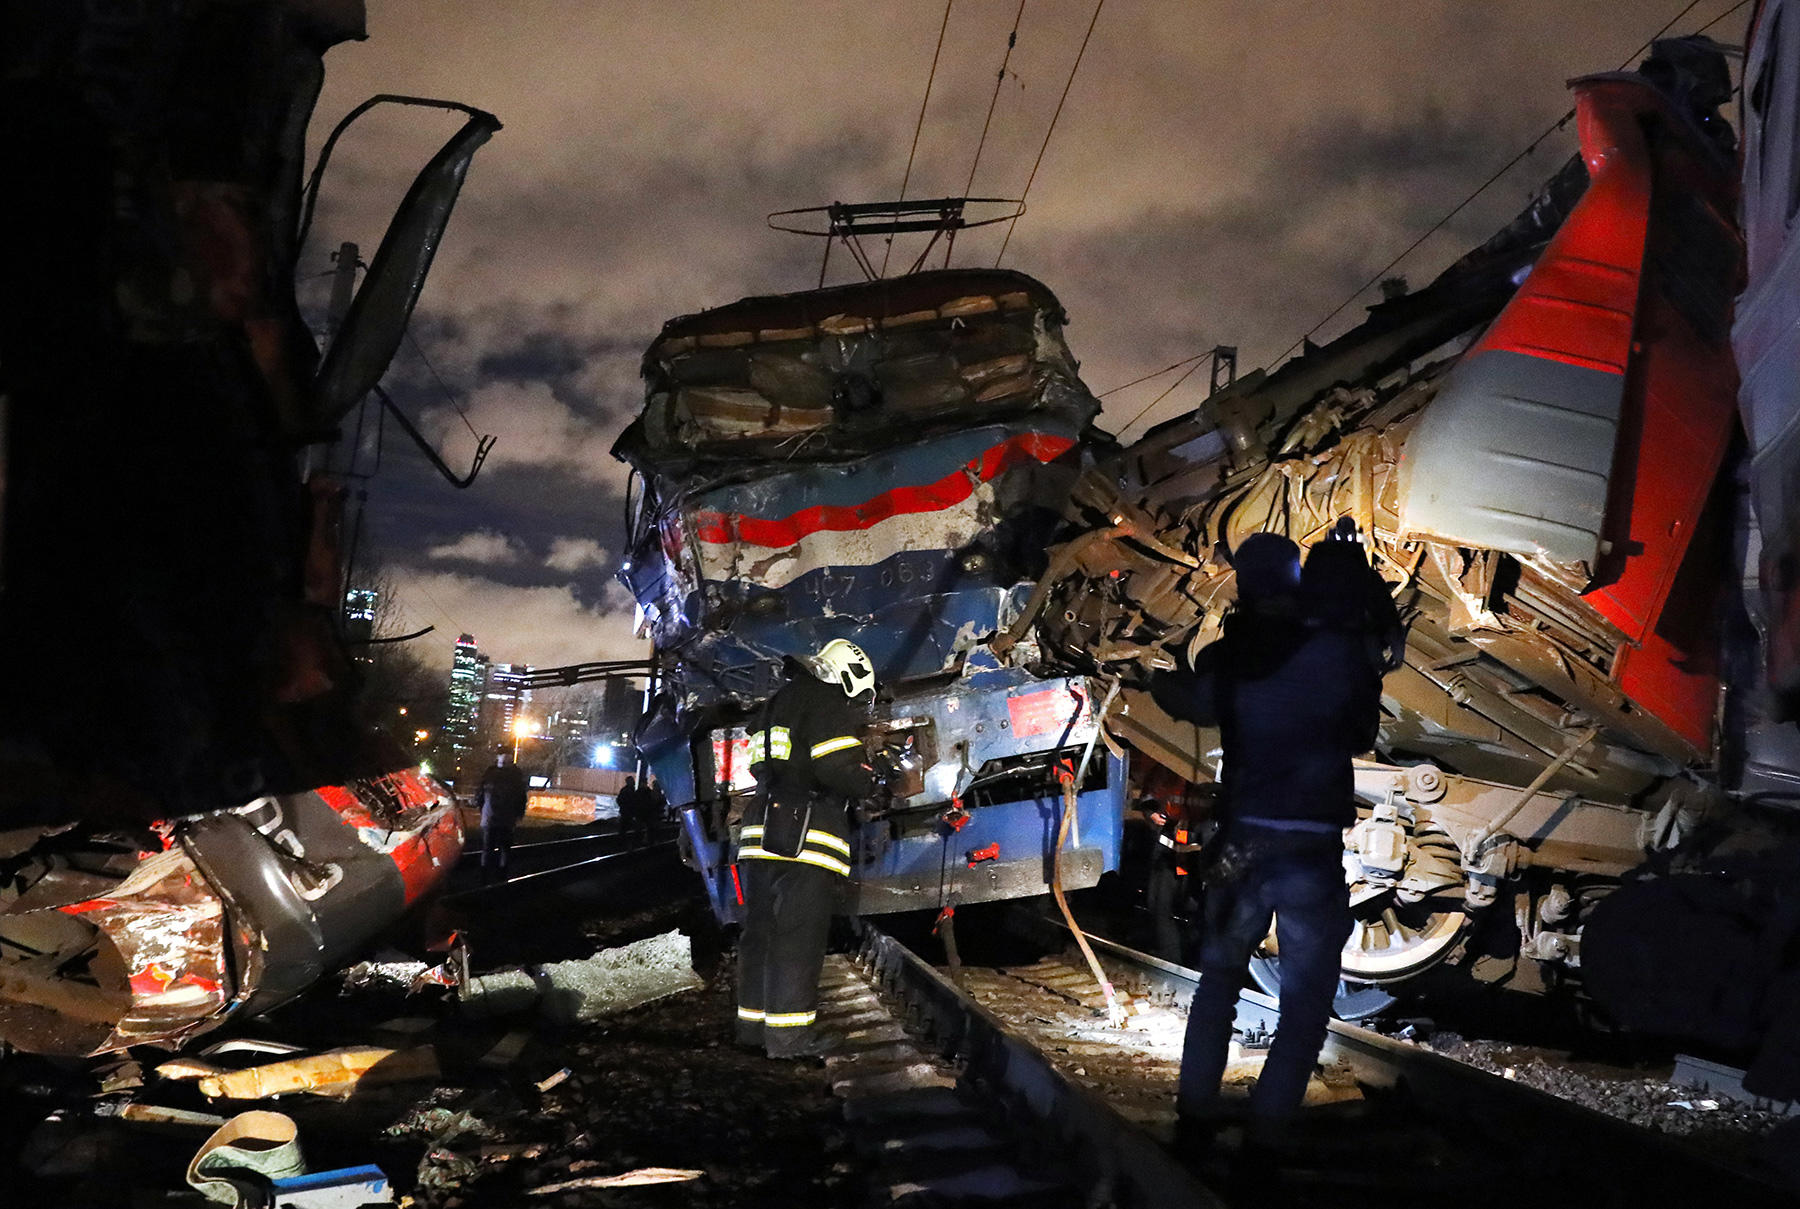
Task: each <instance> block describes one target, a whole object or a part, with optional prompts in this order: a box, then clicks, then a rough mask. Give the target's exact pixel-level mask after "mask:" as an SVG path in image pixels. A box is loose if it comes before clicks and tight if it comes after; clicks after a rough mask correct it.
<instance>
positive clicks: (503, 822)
mask: <svg viewBox="0 0 1800 1209" xmlns="http://www.w3.org/2000/svg"><path fill="white" fill-rule="evenodd" d="M529 796H530V789H529V786H528V784H527V782H526V780H525V773H524V771H523V770H522V769H520V768H519V766H518V765H517V764H514V763H513V762H512V752H511V751H509V750H508V749H507V748H505V747H498V748H495V749H494V765H493V767H492V768H489V769H488V770H487V771H486V772H485V773H483V774H482V776H481V787H480V788H479V789H477V790H476V791H475V804H476V805H477V806H478V807H480V809H481V876H482V878H483V879H484V880H488V881H493V880H500V881H505V880H506V854H507V852H508V850H510V849H511V848H512V843H513V828H515V827H517V826H518V825H519V820H520V819H522V818H524V817H525V805H526V801H527V799H528V798H529Z"/></svg>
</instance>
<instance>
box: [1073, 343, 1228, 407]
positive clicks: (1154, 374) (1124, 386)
mask: <svg viewBox="0 0 1800 1209" xmlns="http://www.w3.org/2000/svg"><path fill="white" fill-rule="evenodd" d="M1211 351H1212V350H1211V349H1208V350H1207V352H1211ZM1205 356H1206V353H1195V354H1194V355H1193V356H1191V357H1183V358H1182V359H1181V360H1179V361H1176V362H1173V363H1171V364H1169V365H1165V366H1163V367H1162V368H1161V369H1158V370H1152V371H1151V372H1150V373H1147V374H1142V375H1140V376H1138V377H1136V378H1133V379H1132V380H1131V381H1129V382H1121V383H1119V384H1118V385H1117V386H1113V387H1109V388H1107V389H1106V390H1103V391H1101V392H1100V393H1099V394H1097V395H1095V396H1094V398H1096V399H1104V398H1106V397H1107V396H1108V395H1116V394H1118V393H1119V392H1120V391H1122V390H1130V389H1131V388H1132V387H1134V386H1137V385H1139V384H1140V383H1144V382H1148V381H1149V380H1150V379H1152V378H1160V377H1162V376H1163V375H1164V374H1166V373H1169V372H1170V371H1171V370H1177V369H1180V368H1181V367H1182V366H1184V365H1187V364H1189V363H1190V362H1194V361H1198V360H1200V359H1201V358H1203V357H1205Z"/></svg>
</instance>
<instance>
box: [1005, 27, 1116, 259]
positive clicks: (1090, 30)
mask: <svg viewBox="0 0 1800 1209" xmlns="http://www.w3.org/2000/svg"><path fill="white" fill-rule="evenodd" d="M1105 7H1106V0H1098V2H1097V3H1096V4H1095V5H1094V15H1093V16H1092V17H1091V18H1089V20H1088V27H1087V33H1085V34H1083V35H1082V36H1081V49H1080V50H1078V51H1076V52H1075V62H1074V64H1073V65H1072V66H1071V67H1070V68H1069V78H1068V79H1067V80H1065V81H1063V90H1062V96H1060V97H1058V98H1057V99H1056V112H1055V113H1053V114H1051V115H1050V129H1048V130H1046V131H1044V144H1043V146H1041V147H1039V148H1038V153H1037V159H1035V160H1033V161H1032V163H1031V174H1030V175H1029V176H1027V177H1026V178H1025V189H1024V191H1023V192H1021V193H1020V194H1019V213H1018V214H1015V215H1013V216H1012V221H1011V222H1009V223H1007V224H1006V238H1005V239H1003V240H1001V241H1000V254H999V255H998V256H996V257H994V267H995V268H996V269H997V268H999V267H1000V262H1001V261H1002V260H1005V259H1006V249H1007V245H1009V244H1011V243H1012V237H1013V231H1014V230H1016V229H1017V228H1018V225H1019V218H1020V216H1021V215H1023V214H1024V212H1025V199H1026V198H1027V197H1029V196H1031V184H1032V182H1033V181H1035V180H1037V174H1038V168H1039V167H1040V166H1041V165H1042V164H1043V162H1044V152H1046V151H1048V150H1050V136H1051V135H1053V134H1055V133H1056V123H1057V120H1058V119H1059V118H1061V117H1062V111H1063V103H1064V102H1065V101H1067V100H1068V99H1069V89H1070V88H1072V87H1074V85H1075V73H1076V72H1077V71H1080V70H1081V60H1082V57H1083V56H1084V55H1086V54H1087V48H1088V41H1089V40H1090V39H1091V38H1092V37H1093V36H1094V26H1095V25H1097V24H1099V22H1100V10H1101V9H1103V8H1105Z"/></svg>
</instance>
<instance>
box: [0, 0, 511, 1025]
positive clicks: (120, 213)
mask: <svg viewBox="0 0 1800 1209" xmlns="http://www.w3.org/2000/svg"><path fill="white" fill-rule="evenodd" d="M364 36H365V33H364V13H363V5H362V3H361V2H360V0H250V2H247V3H245V2H239V0H197V2H196V3H191V4H181V5H148V6H131V5H127V6H106V5H69V4H61V3H24V4H17V5H10V6H8V8H7V11H6V17H5V37H4V38H0V64H3V65H4V71H0V136H3V137H4V140H5V142H6V144H7V146H8V147H9V148H10V149H11V152H12V154H13V156H14V158H15V159H16V160H17V161H18V162H20V163H27V164H30V165H31V171H30V172H28V173H26V174H24V175H22V176H21V177H20V178H19V180H18V181H16V182H13V184H12V187H9V188H7V189H5V190H3V191H0V221H3V222H4V225H5V227H6V229H7V230H9V231H12V232H14V233H15V234H16V235H17V236H18V238H17V239H15V241H14V248H13V254H12V255H10V256H9V257H8V258H7V260H6V263H5V266H4V268H3V269H0V273H3V274H4V278H5V283H6V287H7V292H8V295H9V296H10V297H13V298H16V299H29V300H30V304H29V305H21V306H14V307H10V308H8V309H7V310H6V311H5V312H4V314H3V315H0V638H3V639H4V641H5V643H6V645H7V647H8V649H11V650H15V651H39V652H42V651H53V652H55V655H54V660H53V662H54V667H53V669H51V670H46V671H44V672H43V673H42V674H34V675H33V676H32V677H31V684H30V691H24V690H23V686H22V685H19V686H15V687H16V688H17V689H18V690H19V691H14V692H10V693H7V694H5V695H4V696H0V852H3V853H4V854H5V857H4V860H3V861H0V895H3V898H4V904H5V906H4V914H0V1022H4V1023H3V1025H0V1035H3V1036H4V1037H5V1039H6V1040H8V1041H10V1042H12V1043H14V1044H17V1045H19V1046H20V1047H21V1048H47V1049H54V1050H59V1051H64V1052H67V1051H70V1050H73V1051H76V1052H88V1051H90V1050H92V1049H95V1048H107V1047H110V1046H115V1045H124V1044H132V1043H135V1042H137V1041H150V1040H162V1041H170V1040H176V1039H179V1038H180V1037H182V1036H185V1035H188V1034H190V1033H192V1032H194V1031H197V1030H198V1029H201V1028H206V1027H211V1026H212V1025H213V1024H215V1023H217V1022H218V1021H219V1020H220V1019H222V1018H223V1017H224V1016H225V1015H228V1014H236V1013H241V1012H244V1011H255V1010H259V1009H260V1008H261V1007H264V1006H267V1005H269V1004H271V1003H273V1002H276V1001H278V1000H279V999H281V998H285V997H288V996H290V995H292V994H293V993H296V992H297V990H298V989H300V987H302V986H303V985H304V984H305V983H306V982H309V981H311V979H312V978H314V977H316V976H317V975H318V974H319V973H320V972H322V971H323V970H324V969H325V968H328V967H329V965H330V964H331V963H332V962H334V961H336V960H337V959H338V958H339V957H341V956H343V955H344V954H345V953H347V952H348V950H349V948H350V947H352V946H353V945H354V944H355V943H357V942H358V941H359V940H360V939H363V938H366V937H368V936H369V935H371V934H372V933H373V931H374V930H376V929H377V928H379V927H380V926H382V925H383V924H385V923H387V922H389V921H390V920H391V919H392V918H393V917H394V915H395V914H396V913H398V911H399V910H401V909H402V907H403V906H404V904H405V903H407V902H409V901H411V900H413V899H414V898H416V897H417V896H418V894H419V893H420V892H421V891H422V890H423V889H424V887H425V885H426V884H428V883H429V882H431V881H433V880H435V878H436V877H438V876H439V875H440V874H441V873H442V872H443V871H445V870H447V868H448V866H449V864H450V863H452V862H453V857H454V851H455V848H456V846H457V845H458V844H459V843H460V837H459V836H458V835H457V834H456V833H455V825H454V819H453V818H452V816H451V815H450V814H449V813H448V812H447V811H446V810H444V808H443V805H442V797H441V792H440V791H439V790H438V789H437V788H435V787H434V786H432V785H431V784H430V783H429V782H427V781H426V780H424V779H422V778H421V777H420V776H419V775H418V774H417V773H415V772H410V771H407V767H406V766H407V764H408V763H409V760H410V757H407V756H405V755H404V754H402V753H401V752H400V751H399V750H398V749H395V748H393V747H391V746H384V745H382V744H381V743H379V742H372V741H371V739H370V736H369V735H368V734H367V733H365V731H364V729H363V727H362V726H361V724H360V723H359V722H358V720H357V717H356V693H357V687H358V673H357V670H356V664H355V661H354V660H353V659H352V657H351V654H350V651H349V649H348V648H347V646H346V644H345V642H344V640H343V636H342V633H341V610H342V606H343V595H344V590H345V579H346V574H347V572H346V569H345V567H346V560H345V557H344V554H343V551H342V549H341V544H342V543H341V540H340V539H341V531H342V529H343V528H344V512H345V501H346V497H347V495H348V484H347V481H346V479H345V478H344V477H343V475H341V474H339V473H335V472H334V471H335V470H336V469H339V468H341V467H342V465H343V463H344V460H345V459H344V457H343V456H342V453H341V449H340V450H338V451H337V452H335V453H334V446H335V445H336V444H337V442H338V441H339V437H340V432H339V426H340V422H341V421H342V420H343V419H344V417H345V416H346V415H347V414H349V413H350V412H351V411H352V410H353V409H355V408H356V407H357V406H359V405H360V404H361V403H362V401H363V399H364V398H365V396H366V395H367V394H368V393H369V392H370V390H371V389H373V388H374V387H375V385H376V382H377V380H378V379H379V377H380V375H381V373H382V371H383V370H384V369H385V367H386V366H387V364H388V361H389V360H390V358H391V357H392V354H393V351H394V349H395V347H396V346H397V343H398V341H399V339H400V337H401V333H402V331H403V329H404V326H405V324H406V321H407V319H408V317H409V316H410V314H411V312H412V308H413V305H414V303H415V302H416V300H417V298H418V295H419V290H420V288H421V287H422V284H423V281H424V278H425V275H426V272H427V270H428V268H429V266H430V263H431V259H432V254H433V252H434V251H435V249H436V247H437V245H438V243H439V241H440V240H441V238H442V235H443V232H444V229H445V225H446V223H447V221H448V219H449V215H450V212H451V208H452V205H453V203H454V201H455V198H456V196H457V193H458V191H459V189H460V186H461V184H462V180H463V176H464V174H465V172H466V171H467V169H468V166H469V163H470V161H471V158H472V156H473V155H474V153H475V151H476V149H477V148H479V147H480V146H481V145H482V144H483V143H484V142H485V141H486V140H487V139H488V138H489V137H490V136H491V134H492V133H493V132H494V131H495V130H496V129H498V127H499V123H498V122H497V121H496V120H495V119H494V118H493V117H492V115H489V114H485V113H482V112H480V111H478V110H472V109H469V108H468V107H466V106H458V105H454V104H449V103H443V102H423V101H421V99H419V98H397V97H384V98H377V99H376V101H371V102H370V103H369V105H373V104H375V103H377V101H379V102H383V103H385V102H400V103H407V104H419V103H425V104H431V105H433V106H435V107H437V108H441V109H452V110H457V111H460V112H461V113H462V114H463V115H464V116H465V118H466V120H465V122H464V123H463V126H462V128H461V129H460V130H459V131H457V133H456V134H454V135H453V136H451V138H450V139H449V140H447V141H446V142H445V144H444V145H443V147H442V149H441V150H440V151H439V152H438V153H437V155H436V156H435V157H434V158H433V159H432V160H431V161H430V162H429V163H428V164H427V165H426V166H425V168H424V169H423V170H422V171H421V172H420V173H419V175H418V177H417V179H416V180H415V182H414V184H413V186H412V188H411V190H410V191H409V192H408V194H407V195H406V197H405V199H404V200H403V202H402V203H401V206H400V209H399V211H398V212H397V213H396V216H395V218H394V220H393V222H392V223H391V225H390V228H389V230H388V232H387V235H386V237H385V238H384V239H383V241H382V245H381V247H380V249H379V251H377V253H376V254H375V256H374V258H373V260H372V262H371V263H370V265H369V266H368V273H367V275H366V277H365V278H364V281H363V284H362V287H361V289H360V290H358V291H356V293H355V295H354V298H353V299H352V300H351V301H350V304H349V309H348V314H347V315H346V316H345V317H344V318H343V321H342V322H341V323H340V324H339V325H338V327H337V330H336V332H335V334H334V336H333V339H332V341H331V343H330V347H329V348H328V350H326V351H325V353H324V354H323V355H321V353H320V350H319V349H318V347H317V345H316V343H315V341H314V337H313V335H312V333H311V332H310V331H309V330H308V327H307V325H306V323H305V321H304V319H303V318H302V316H301V314H300V309H299V306H298V304H297V301H296V298H295V276H296V272H295V270H296V265H297V263H298V261H299V258H300V256H301V251H302V248H303V245H304V242H305V238H306V231H307V227H308V224H309V221H310V218H311V215H312V211H313V206H314V203H315V202H316V201H317V194H318V186H319V181H320V179H321V176H322V172H323V159H324V157H325V156H326V155H328V153H329V149H330V148H331V146H332V145H333V144H334V143H335V141H336V135H337V133H338V132H334V133H333V135H332V137H331V138H328V139H327V140H326V141H325V145H324V146H325V150H324V151H323V152H322V153H321V163H320V164H319V165H317V166H316V167H315V170H314V172H313V173H312V174H311V177H310V178H307V176H306V173H305V167H306V165H305V151H306V134H307V128H308V122H309V120H310V118H311V116H312V110H313V105H314V102H315V100H316V99H317V96H318V94H319V88H320V85H321V82H322V79H323V72H324V65H323V56H324V55H325V53H326V52H327V51H328V50H329V49H330V48H331V47H332V46H334V45H336V44H338V43H340V42H342V41H345V40H348V39H360V38H362V37H364ZM369 105H365V106H363V107H362V108H361V109H358V110H357V111H355V112H353V113H352V114H351V115H350V118H347V119H346V122H348V121H350V120H353V119H354V118H355V117H356V116H357V115H358V114H360V113H361V112H363V111H365V110H366V109H367V108H368V107H369ZM341 130H342V126H340V127H339V132H341ZM349 280H350V279H349V276H348V274H347V273H346V274H345V282H346V284H348V282H349ZM377 393H379V392H377ZM409 431H410V430H409ZM102 721H103V722H104V737H100V736H99V735H98V733H97V728H98V727H99V726H100V723H101V722H102ZM333 787H341V788H333ZM346 795H348V796H346ZM351 798H354V799H355V802H356V803H361V805H356V804H355V803H353V802H352V801H351V800H350V799H351ZM272 804H273V805H272ZM146 829H154V830H156V831H158V832H159V833H161V834H163V835H165V836H167V837H168V840H169V845H168V848H167V850H166V851H161V850H160V849H161V848H162V845H161V844H158V843H153V842H150V841H147V840H145V839H143V837H144V836H145V835H146ZM120 837H124V838H123V839H121V838H120ZM424 853H429V854H430V857H432V858H435V859H428V858H427V857H426V856H424V855H422V854H424ZM52 916H54V917H55V919H54V920H53V919H52ZM57 920H61V921H65V923H66V926H65V923H58V922H56V921H57ZM190 925H191V926H190Z"/></svg>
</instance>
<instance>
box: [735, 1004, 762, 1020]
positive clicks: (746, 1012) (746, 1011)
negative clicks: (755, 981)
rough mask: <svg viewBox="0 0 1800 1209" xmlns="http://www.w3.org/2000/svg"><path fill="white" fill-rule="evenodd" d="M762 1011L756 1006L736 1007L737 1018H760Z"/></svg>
mask: <svg viewBox="0 0 1800 1209" xmlns="http://www.w3.org/2000/svg"><path fill="white" fill-rule="evenodd" d="M762 1018H763V1012H762V1011H761V1010H760V1009H758V1008H747V1007H741V1008H739V1009H738V1019H739V1020H761V1019H762Z"/></svg>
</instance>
